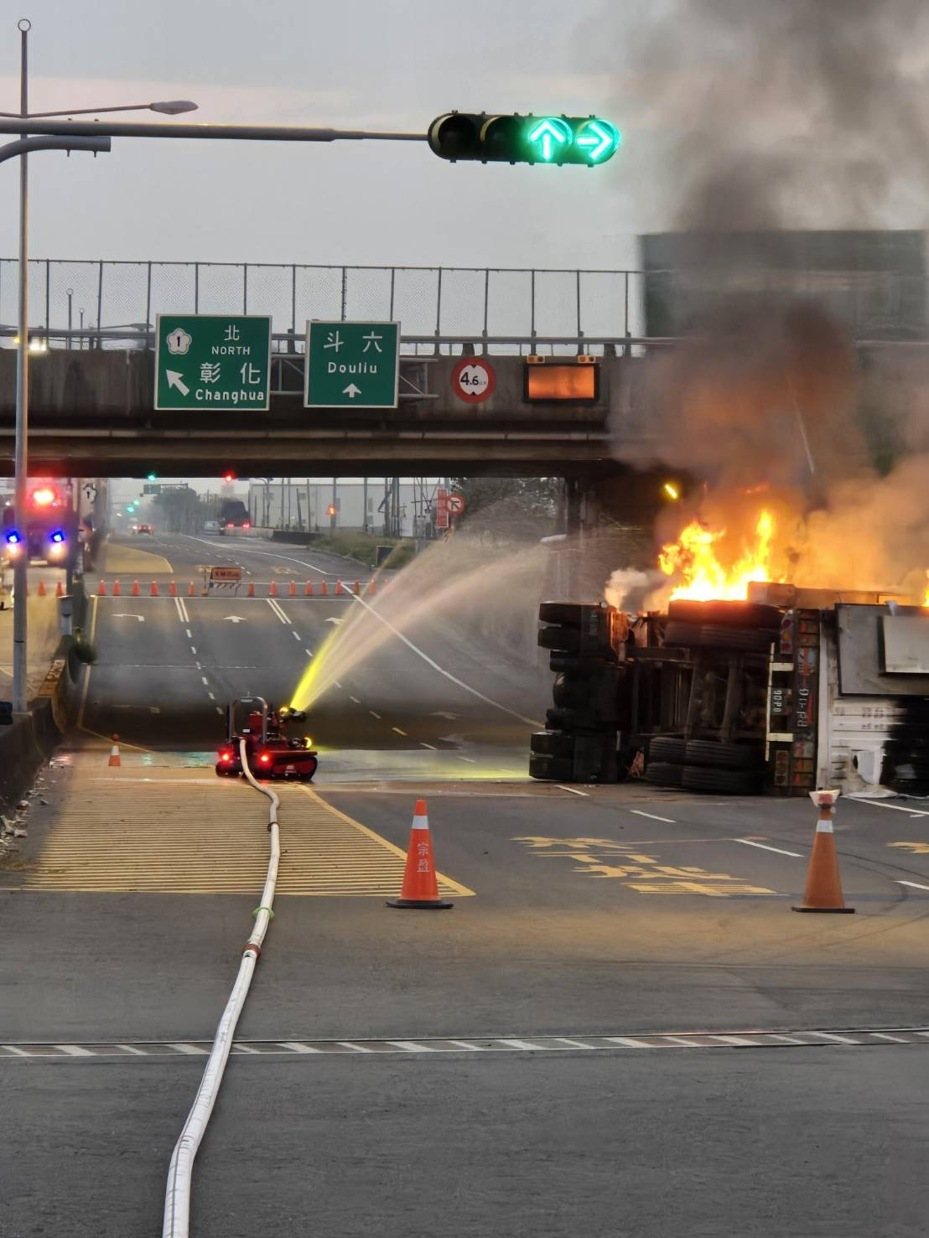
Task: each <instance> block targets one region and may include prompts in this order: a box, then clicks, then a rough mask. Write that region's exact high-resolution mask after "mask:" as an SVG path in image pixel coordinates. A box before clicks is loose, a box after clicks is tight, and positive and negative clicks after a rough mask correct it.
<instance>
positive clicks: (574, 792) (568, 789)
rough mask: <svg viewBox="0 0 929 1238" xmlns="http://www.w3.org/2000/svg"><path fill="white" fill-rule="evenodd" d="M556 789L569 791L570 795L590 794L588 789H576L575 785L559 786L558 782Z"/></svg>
mask: <svg viewBox="0 0 929 1238" xmlns="http://www.w3.org/2000/svg"><path fill="white" fill-rule="evenodd" d="M558 790H559V791H570V792H571V794H572V795H583V796H588V795H590V792H589V791H578V789H577V787H563V786H561V784H560V783H559V784H558Z"/></svg>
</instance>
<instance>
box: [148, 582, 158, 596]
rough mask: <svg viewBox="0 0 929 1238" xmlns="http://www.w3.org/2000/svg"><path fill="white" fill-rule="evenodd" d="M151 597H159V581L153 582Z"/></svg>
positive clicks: (150, 591)
mask: <svg viewBox="0 0 929 1238" xmlns="http://www.w3.org/2000/svg"><path fill="white" fill-rule="evenodd" d="M149 596H150V597H153V598H156V597H158V581H157V580H153V581H152V587H151V589H150V590H149Z"/></svg>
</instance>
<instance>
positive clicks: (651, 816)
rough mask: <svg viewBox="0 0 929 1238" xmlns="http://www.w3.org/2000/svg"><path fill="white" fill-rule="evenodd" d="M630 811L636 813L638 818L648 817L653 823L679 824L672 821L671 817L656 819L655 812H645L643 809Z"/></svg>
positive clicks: (631, 809)
mask: <svg viewBox="0 0 929 1238" xmlns="http://www.w3.org/2000/svg"><path fill="white" fill-rule="evenodd" d="M629 811H630V812H633V813H635V815H636V816H637V817H648V818H649V819H650V820H652V821H663V822H664V823H665V825H677V822H676V821H672V820H671V818H670V817H656V816H655V814H654V813H653V812H643V811H642V809H641V808H630V809H629Z"/></svg>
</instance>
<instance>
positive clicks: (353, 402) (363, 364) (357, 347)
mask: <svg viewBox="0 0 929 1238" xmlns="http://www.w3.org/2000/svg"><path fill="white" fill-rule="evenodd" d="M399 377H400V324H399V322H308V323H307V326H306V391H305V398H304V401H303V403H304V406H305V407H306V408H396V407H397V386H398V382H399Z"/></svg>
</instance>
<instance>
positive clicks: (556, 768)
mask: <svg viewBox="0 0 929 1238" xmlns="http://www.w3.org/2000/svg"><path fill="white" fill-rule="evenodd" d="M529 777H530V778H541V779H544V780H546V781H549V782H572V781H573V779H574V762H573V761H569V760H565V759H564V758H563V757H547V756H537V755H536V754H535V753H533V754H532V755H531V756H530V757H529Z"/></svg>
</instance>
